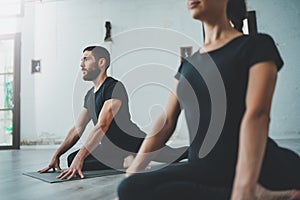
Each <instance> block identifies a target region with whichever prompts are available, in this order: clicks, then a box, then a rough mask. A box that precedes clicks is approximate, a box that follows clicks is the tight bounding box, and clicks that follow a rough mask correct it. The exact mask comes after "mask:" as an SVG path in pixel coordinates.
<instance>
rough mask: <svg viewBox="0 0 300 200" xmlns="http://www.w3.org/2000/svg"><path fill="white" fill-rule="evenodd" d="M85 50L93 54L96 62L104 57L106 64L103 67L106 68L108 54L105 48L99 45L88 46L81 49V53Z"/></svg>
mask: <svg viewBox="0 0 300 200" xmlns="http://www.w3.org/2000/svg"><path fill="white" fill-rule="evenodd" d="M85 51H91V52H92V54H93V56H94V57H95V59H96V62H98V61H99V59H100V58H104V59H105V61H106V66H105V69H107V68H108V67H109V65H110V54H109V52H108V51H107V49H106V48H104V47H101V46H88V47H86V48H85V49H84V50H83V53H84V52H85Z"/></svg>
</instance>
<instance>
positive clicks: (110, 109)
mask: <svg viewBox="0 0 300 200" xmlns="http://www.w3.org/2000/svg"><path fill="white" fill-rule="evenodd" d="M121 104H122V102H121V101H120V100H118V99H109V100H107V101H105V103H104V105H103V107H102V109H101V112H100V114H99V117H98V122H97V124H96V125H95V127H94V128H93V130H92V132H91V133H90V135H89V136H88V138H87V141H86V142H85V144H84V146H83V147H82V148H81V149H80V151H79V152H78V153H77V155H76V156H75V158H74V160H73V162H72V164H71V166H70V168H69V169H68V170H66V171H64V172H63V173H61V174H60V175H59V176H58V178H60V179H65V178H67V177H68V179H71V178H73V177H74V176H75V175H76V174H79V176H80V177H81V178H84V175H83V173H82V171H81V170H82V165H83V161H84V159H85V158H86V157H87V156H88V155H89V154H90V153H91V152H92V151H93V150H94V149H95V148H96V147H97V146H98V145H99V143H100V141H101V140H102V138H103V136H104V135H105V133H106V131H107V130H108V128H109V126H110V124H111V122H112V120H113V118H114V116H115V115H116V114H117V112H118V111H119V109H120V107H121Z"/></svg>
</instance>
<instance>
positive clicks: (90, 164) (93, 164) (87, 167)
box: [67, 145, 111, 171]
mask: <svg viewBox="0 0 300 200" xmlns="http://www.w3.org/2000/svg"><path fill="white" fill-rule="evenodd" d="M99 146H100V145H99ZM99 146H98V147H97V148H100V147H99ZM78 152H79V150H77V151H75V152H73V153H71V154H70V155H69V156H68V158H67V161H68V167H70V166H71V164H72V162H73V160H74V158H75V156H76V155H77V153H78ZM93 154H94V153H91V154H90V155H88V157H86V159H85V160H84V162H83V167H82V170H83V171H91V170H105V169H111V167H109V166H107V165H105V164H103V163H102V162H101V161H100V160H99V159H97V158H95V157H94V156H93Z"/></svg>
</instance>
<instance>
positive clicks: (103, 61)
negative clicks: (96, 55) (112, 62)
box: [98, 58, 106, 68]
mask: <svg viewBox="0 0 300 200" xmlns="http://www.w3.org/2000/svg"><path fill="white" fill-rule="evenodd" d="M98 66H99V67H100V68H105V66H106V59H105V58H100V59H99V61H98Z"/></svg>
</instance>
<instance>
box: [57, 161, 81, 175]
mask: <svg viewBox="0 0 300 200" xmlns="http://www.w3.org/2000/svg"><path fill="white" fill-rule="evenodd" d="M82 165H83V161H82V160H80V159H78V158H77V156H76V157H75V158H74V160H73V162H72V164H71V166H70V168H69V169H67V170H66V171H63V172H62V173H61V174H60V175H59V176H58V177H57V178H58V179H61V180H63V179H66V178H67V179H68V180H71V179H72V178H73V177H74V176H75V175H79V176H80V178H84V175H83V173H82Z"/></svg>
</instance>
